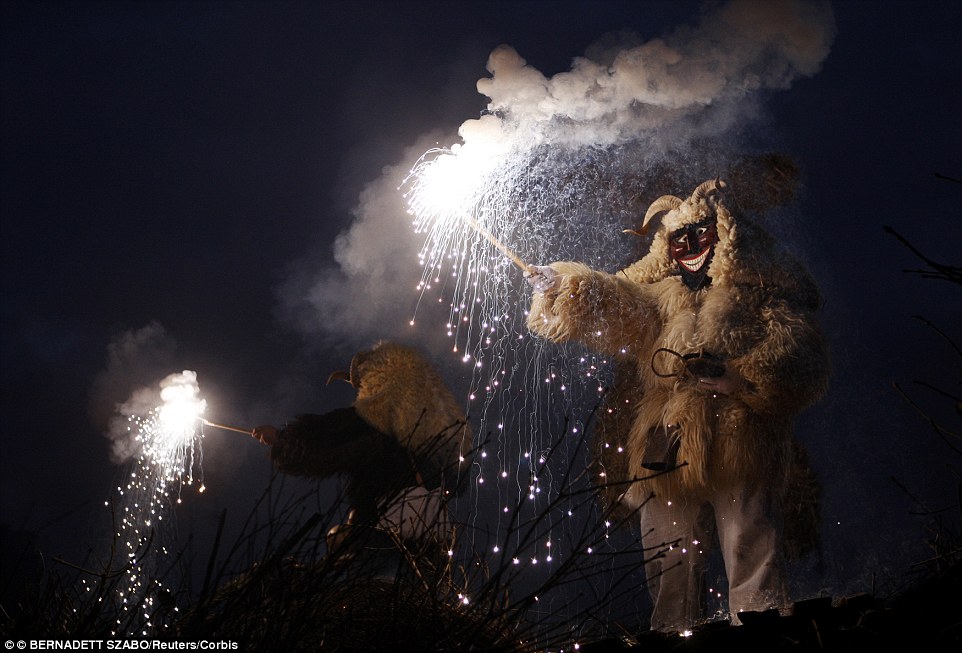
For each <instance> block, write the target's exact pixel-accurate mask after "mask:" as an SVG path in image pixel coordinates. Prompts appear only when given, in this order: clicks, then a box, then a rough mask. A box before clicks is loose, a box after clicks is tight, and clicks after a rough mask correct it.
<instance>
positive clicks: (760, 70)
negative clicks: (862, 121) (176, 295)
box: [280, 0, 835, 344]
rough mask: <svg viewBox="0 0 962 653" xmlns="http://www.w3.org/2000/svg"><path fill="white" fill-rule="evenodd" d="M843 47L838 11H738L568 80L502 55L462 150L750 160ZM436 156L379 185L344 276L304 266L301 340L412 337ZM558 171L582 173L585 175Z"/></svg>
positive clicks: (342, 262)
mask: <svg viewBox="0 0 962 653" xmlns="http://www.w3.org/2000/svg"><path fill="white" fill-rule="evenodd" d="M834 35H835V25H834V16H833V12H832V9H831V7H830V5H829V4H828V3H827V2H823V1H821V0H816V1H807V0H804V1H803V0H766V1H765V2H758V1H753V0H734V1H732V2H729V3H727V4H723V5H720V6H719V5H711V6H710V7H709V8H707V9H705V10H704V11H703V12H702V15H701V16H700V19H699V21H698V22H697V24H695V25H693V26H682V27H679V28H676V29H673V30H671V31H669V32H668V33H666V34H665V35H663V36H662V37H660V38H655V39H652V40H649V41H647V42H645V41H643V40H642V39H640V38H639V37H637V36H635V35H632V34H621V35H618V37H617V41H615V40H613V38H614V37H613V35H606V36H605V37H603V38H602V39H601V40H600V41H599V42H598V43H597V44H596V45H594V46H592V47H590V48H588V50H587V51H586V53H585V55H584V56H580V57H576V58H575V59H574V60H573V62H572V66H571V69H570V70H569V71H566V72H562V73H559V74H556V75H554V76H552V77H547V76H545V75H544V74H543V73H541V72H540V71H539V70H537V69H535V68H534V67H532V66H530V65H528V64H527V63H526V61H525V60H524V59H523V57H522V56H521V55H520V54H519V53H518V52H517V51H516V50H515V49H514V48H512V47H511V46H508V45H502V46H499V47H497V48H496V49H495V50H494V51H493V52H491V54H490V56H489V59H488V62H487V69H488V71H489V72H490V77H486V78H484V79H481V80H480V81H478V83H477V89H478V91H479V92H480V93H481V94H483V95H485V96H487V97H488V98H489V103H488V109H489V114H488V115H484V116H482V117H481V118H479V119H472V120H467V121H465V122H464V123H463V124H462V125H461V127H460V130H459V135H460V138H461V140H462V142H461V143H458V144H455V145H454V146H453V147H452V150H455V151H456V153H457V156H458V157H460V158H462V159H464V160H468V159H469V158H471V156H472V155H473V154H476V153H477V152H479V151H480V152H482V153H484V155H485V156H487V153H488V152H493V153H495V156H502V155H503V154H504V153H505V152H510V153H511V154H510V156H514V157H516V158H517V157H519V156H520V157H522V158H523V157H524V156H525V154H524V153H525V152H528V153H531V152H534V151H535V150H536V148H544V147H550V148H553V149H555V150H558V149H564V148H567V149H569V150H572V151H574V150H577V149H578V148H595V151H599V150H600V149H603V148H606V147H624V146H626V145H627V146H632V144H637V145H638V148H637V149H639V150H643V151H644V156H645V157H646V161H647V163H646V165H651V164H652V162H653V161H654V162H655V163H657V162H658V161H655V159H657V157H659V156H661V157H667V156H669V154H668V153H669V152H670V153H671V154H670V156H674V157H677V156H678V152H679V151H685V150H686V149H687V148H686V146H687V145H688V144H690V143H694V142H697V141H700V140H703V139H706V138H711V139H714V141H715V142H716V143H717V142H719V141H720V140H724V142H725V147H724V148H723V149H724V151H726V152H728V153H729V154H733V153H734V154H737V149H738V146H739V144H738V143H737V141H736V139H737V137H738V136H737V135H738V134H740V133H742V131H743V128H744V127H745V126H746V124H747V123H748V122H750V121H751V120H752V119H753V118H755V117H757V116H758V115H759V111H760V109H759V107H760V105H761V102H762V100H763V96H762V93H763V92H765V91H777V90H784V89H787V88H789V87H790V86H791V84H792V83H793V82H794V81H795V80H797V79H799V78H800V77H806V76H811V75H814V74H816V73H817V72H818V71H819V70H820V68H821V65H822V63H823V61H824V60H825V58H826V56H827V55H828V52H829V49H830V47H831V44H832V41H833V39H834ZM434 144H435V143H434V139H428V138H425V139H424V140H423V141H422V143H421V144H420V145H415V146H413V147H411V148H410V149H409V150H408V152H407V153H405V157H404V159H403V160H402V162H401V163H399V164H396V165H393V166H389V167H387V168H385V170H384V174H383V176H382V177H381V178H380V179H378V180H375V181H373V182H371V183H370V184H368V185H367V187H366V188H365V190H364V191H363V193H362V194H361V196H360V198H359V201H358V204H357V207H356V209H355V211H354V217H355V220H354V222H353V224H352V225H351V227H350V228H349V229H348V230H347V231H346V232H344V233H342V234H341V235H340V236H339V237H338V239H337V241H336V243H335V251H334V258H335V262H336V266H330V265H328V266H323V267H321V269H320V270H318V266H317V265H316V263H312V262H311V261H309V260H302V261H299V262H298V263H297V264H295V265H294V266H292V269H291V273H290V276H289V279H288V281H287V282H286V283H285V285H284V287H283V288H282V290H281V293H280V297H281V302H280V303H281V311H282V314H283V315H284V316H285V317H286V318H287V319H288V320H293V322H294V324H295V325H296V326H297V327H298V329H299V330H301V331H302V332H304V333H306V334H316V333H326V334H328V335H329V336H330V338H331V340H332V341H337V342H340V343H342V344H343V343H361V342H363V341H369V340H370V339H371V338H372V337H394V338H399V339H404V338H407V337H410V336H411V332H410V331H408V330H406V325H407V321H408V320H409V319H410V307H411V306H412V305H413V302H415V301H417V291H416V290H415V288H416V285H417V282H418V280H419V277H420V270H419V269H417V266H416V255H417V252H418V250H419V248H420V246H421V244H422V242H423V239H422V237H420V236H417V235H416V234H415V233H413V229H412V228H411V217H410V216H409V215H408V212H407V207H406V206H405V204H404V199H403V197H402V194H401V192H400V191H399V190H398V187H399V186H400V184H401V183H402V180H403V179H404V177H405V175H406V174H407V173H408V171H409V169H410V167H411V166H412V165H413V164H414V163H415V162H416V161H417V159H418V158H419V157H420V155H421V154H423V153H424V152H425V151H426V150H427V149H429V148H430V147H432V146H434ZM519 152H520V153H521V154H520V155H519V154H518V153H519ZM689 156H692V157H694V155H689ZM706 156H707V155H706ZM475 158H476V157H475ZM665 161H668V159H666V158H662V159H661V162H662V163H664V162H665ZM688 164H689V165H691V161H689V162H688ZM519 168H523V166H519ZM612 169H617V166H615V167H613V168H612ZM559 172H564V174H565V175H569V176H577V175H578V174H583V173H581V172H580V170H579V169H578V167H577V166H575V167H574V168H573V169H569V170H564V171H559ZM495 174H498V173H497V172H496V173H495ZM501 174H503V173H501ZM574 186H577V184H574ZM678 190H680V189H662V192H673V191H678ZM612 231H613V232H617V231H620V230H614V229H613V230H612Z"/></svg>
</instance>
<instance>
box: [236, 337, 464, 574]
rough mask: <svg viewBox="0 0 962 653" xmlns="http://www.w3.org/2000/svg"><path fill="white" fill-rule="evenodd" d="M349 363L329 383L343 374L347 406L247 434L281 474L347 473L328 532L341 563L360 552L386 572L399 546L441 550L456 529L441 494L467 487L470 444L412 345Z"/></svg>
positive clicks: (452, 402)
mask: <svg viewBox="0 0 962 653" xmlns="http://www.w3.org/2000/svg"><path fill="white" fill-rule="evenodd" d="M350 370H351V371H350V373H345V372H335V373H334V374H332V375H331V377H330V378H329V379H328V383H330V382H331V380H333V379H342V380H345V381H349V382H350V383H351V385H352V386H354V388H355V389H356V390H357V396H356V399H355V400H354V402H353V405H351V406H349V407H345V408H339V409H336V410H333V411H330V412H328V413H325V414H323V415H311V414H306V415H299V416H297V417H296V418H294V419H292V420H291V421H289V422H288V423H287V424H286V426H284V428H282V429H277V428H275V427H273V426H270V425H264V426H259V427H257V428H256V429H254V431H253V434H252V435H253V436H254V437H255V438H256V439H258V440H259V441H261V442H262V443H264V444H267V445H270V446H271V460H272V461H273V463H274V467H275V468H276V469H277V470H279V471H281V472H283V473H286V474H291V475H295V476H309V477H315V478H325V477H329V476H335V475H339V476H342V477H344V479H345V480H346V483H347V488H346V494H347V500H348V502H349V504H350V511H349V513H348V517H347V519H346V521H345V522H344V523H342V524H339V525H337V526H335V527H334V528H332V529H331V532H330V533H329V534H328V538H327V542H328V549H329V551H330V552H332V553H335V554H336V555H337V556H338V557H339V558H340V559H342V560H343V561H352V560H353V561H355V562H361V561H362V559H363V561H366V562H368V563H375V564H378V565H379V566H380V567H381V568H382V571H383V572H384V573H389V572H391V571H392V570H393V568H394V567H395V565H394V563H393V562H392V561H393V560H395V559H396V558H397V555H399V554H401V555H407V556H412V555H414V556H417V557H423V556H425V555H427V554H428V553H434V552H437V553H439V554H441V555H444V552H446V551H447V549H448V548H449V547H450V546H452V544H453V542H452V538H453V536H454V531H453V527H452V524H451V522H450V521H449V519H448V510H447V502H448V501H449V500H450V499H451V498H452V497H453V496H454V495H456V494H458V493H460V492H461V491H462V490H463V489H464V487H465V484H464V480H465V476H466V474H465V462H464V457H465V456H466V455H467V449H469V448H470V446H471V437H472V436H471V430H470V428H469V427H468V425H467V424H466V422H465V416H464V412H463V411H462V410H461V409H460V408H459V406H458V403H457V400H456V399H455V398H454V395H453V394H452V393H451V391H450V390H449V389H448V388H447V387H446V385H445V384H444V382H443V380H442V379H441V376H440V375H439V374H438V372H437V371H436V370H435V369H434V367H433V366H432V365H431V364H430V363H429V362H428V361H427V360H425V358H424V357H423V356H422V355H421V354H420V353H419V352H418V351H416V350H415V349H413V348H410V347H407V346H404V345H400V344H397V343H392V342H382V343H379V344H378V345H376V346H375V347H373V348H372V349H369V350H366V351H361V352H359V353H357V354H356V355H355V356H354V358H353V360H352V361H351V368H350ZM405 551H406V553H405ZM378 561H380V563H379V562H378ZM385 563H386V564H385ZM355 567H358V565H357V564H355Z"/></svg>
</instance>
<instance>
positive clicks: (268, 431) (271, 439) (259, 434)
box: [251, 424, 277, 447]
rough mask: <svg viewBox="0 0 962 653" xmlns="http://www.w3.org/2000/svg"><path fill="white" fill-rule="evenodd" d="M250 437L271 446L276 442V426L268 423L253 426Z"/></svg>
mask: <svg viewBox="0 0 962 653" xmlns="http://www.w3.org/2000/svg"><path fill="white" fill-rule="evenodd" d="M251 437H252V438H254V439H255V440H257V441H258V442H260V443H261V444H266V445H268V446H270V447H272V446H274V443H275V442H277V427H274V426H271V425H270V424H264V425H262V426H258V427H255V428H254V430H253V431H251Z"/></svg>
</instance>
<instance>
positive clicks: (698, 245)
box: [668, 219, 718, 290]
mask: <svg viewBox="0 0 962 653" xmlns="http://www.w3.org/2000/svg"><path fill="white" fill-rule="evenodd" d="M717 242H718V229H717V227H716V226H715V221H714V220H713V219H708V220H702V221H701V222H697V223H695V224H690V225H685V226H684V227H682V228H681V229H676V230H675V231H674V232H672V234H671V236H670V237H669V238H668V253H669V255H670V256H671V258H672V259H673V260H675V261H678V269H679V270H680V271H681V276H682V281H683V282H684V283H685V285H686V286H688V287H689V288H690V289H692V290H698V289H699V288H702V287H704V286H707V285H708V284H709V283H711V278H710V277H709V276H708V265H709V263H711V259H712V254H714V252H715V243H717Z"/></svg>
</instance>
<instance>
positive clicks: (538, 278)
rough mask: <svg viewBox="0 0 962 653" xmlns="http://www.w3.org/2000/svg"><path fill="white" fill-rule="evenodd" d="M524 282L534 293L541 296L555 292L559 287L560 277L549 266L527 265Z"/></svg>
mask: <svg viewBox="0 0 962 653" xmlns="http://www.w3.org/2000/svg"><path fill="white" fill-rule="evenodd" d="M524 280H525V281H527V282H528V284H529V285H530V286H531V287H532V288H533V289H534V291H535V292H536V293H541V294H544V293H546V292H551V291H553V290H557V289H558V287H559V286H560V285H561V275H559V274H558V273H557V272H555V270H554V268H552V267H551V266H549V265H529V266H528V269H527V270H526V271H525V275H524Z"/></svg>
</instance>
